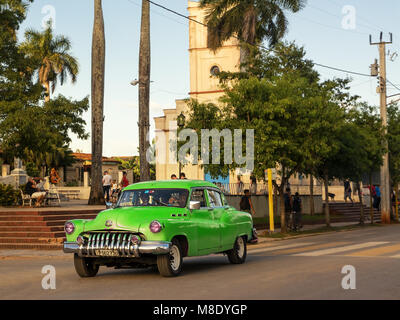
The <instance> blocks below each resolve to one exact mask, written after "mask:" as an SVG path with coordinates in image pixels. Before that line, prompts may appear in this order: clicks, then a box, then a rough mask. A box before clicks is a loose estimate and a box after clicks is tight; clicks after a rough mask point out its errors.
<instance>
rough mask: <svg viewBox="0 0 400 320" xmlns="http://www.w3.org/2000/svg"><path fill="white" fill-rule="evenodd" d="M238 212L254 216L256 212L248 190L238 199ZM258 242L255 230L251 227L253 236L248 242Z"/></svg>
mask: <svg viewBox="0 0 400 320" xmlns="http://www.w3.org/2000/svg"><path fill="white" fill-rule="evenodd" d="M239 206H240V210H241V211H245V212H248V213H250V214H251V215H255V214H256V211H255V210H254V207H253V203H252V202H251V195H250V191H249V190H247V189H246V190H244V196H242V198H241V199H240V204H239ZM257 242H258V236H257V230H256V228H254V225H253V235H252V238H251V240H250V243H257Z"/></svg>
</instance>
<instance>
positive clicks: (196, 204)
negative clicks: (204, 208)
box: [189, 201, 200, 210]
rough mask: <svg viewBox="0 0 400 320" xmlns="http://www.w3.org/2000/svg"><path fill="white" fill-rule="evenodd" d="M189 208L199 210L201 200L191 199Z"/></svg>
mask: <svg viewBox="0 0 400 320" xmlns="http://www.w3.org/2000/svg"><path fill="white" fill-rule="evenodd" d="M189 209H190V210H199V209H200V201H190V204H189Z"/></svg>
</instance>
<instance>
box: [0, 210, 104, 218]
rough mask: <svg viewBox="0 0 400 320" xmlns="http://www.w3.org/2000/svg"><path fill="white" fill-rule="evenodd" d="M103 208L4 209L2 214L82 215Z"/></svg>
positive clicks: (97, 211) (95, 212)
mask: <svg viewBox="0 0 400 320" xmlns="http://www.w3.org/2000/svg"><path fill="white" fill-rule="evenodd" d="M100 211H101V210H91V209H89V210H46V211H43V210H41V211H39V210H34V209H33V210H4V211H0V216H47V215H81V214H96V215H97V214H98V213H99V212H100Z"/></svg>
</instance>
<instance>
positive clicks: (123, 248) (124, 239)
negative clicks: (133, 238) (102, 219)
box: [121, 233, 127, 256]
mask: <svg viewBox="0 0 400 320" xmlns="http://www.w3.org/2000/svg"><path fill="white" fill-rule="evenodd" d="M126 237H127V234H126V233H125V234H124V235H123V236H122V243H121V254H122V255H123V256H124V255H125V241H126Z"/></svg>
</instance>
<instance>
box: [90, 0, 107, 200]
mask: <svg viewBox="0 0 400 320" xmlns="http://www.w3.org/2000/svg"><path fill="white" fill-rule="evenodd" d="M94 4H95V5H94V26H93V40H92V168H91V176H92V186H91V188H90V197H89V205H98V204H104V193H103V185H102V164H103V163H102V155H103V121H104V119H103V104H104V67H105V47H106V45H105V35H104V20H103V9H102V5H101V0H95V2H94Z"/></svg>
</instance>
